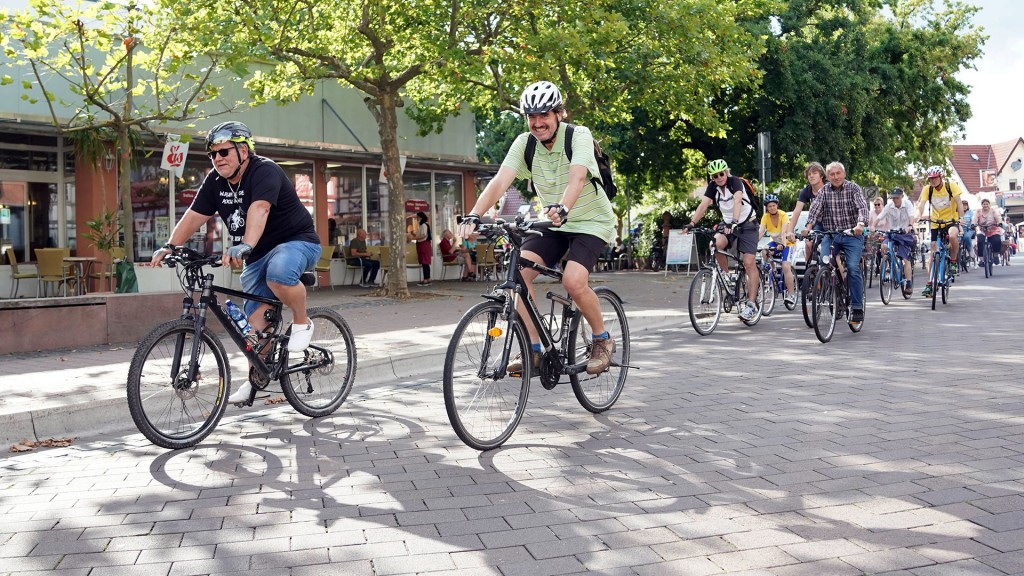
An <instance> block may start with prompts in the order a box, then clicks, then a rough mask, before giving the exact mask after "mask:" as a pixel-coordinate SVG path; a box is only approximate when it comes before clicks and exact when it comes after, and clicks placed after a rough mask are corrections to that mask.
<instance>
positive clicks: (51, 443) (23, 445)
mask: <svg viewBox="0 0 1024 576" xmlns="http://www.w3.org/2000/svg"><path fill="white" fill-rule="evenodd" d="M74 441H75V439H74V438H48V439H46V440H39V441H34V440H29V439H28V438H25V439H23V440H22V441H21V442H18V443H17V444H15V445H13V446H11V452H28V451H30V450H34V449H35V448H64V447H67V446H71V444H72V443H73V442H74Z"/></svg>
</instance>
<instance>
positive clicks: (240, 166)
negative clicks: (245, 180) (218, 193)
mask: <svg viewBox="0 0 1024 576" xmlns="http://www.w3.org/2000/svg"><path fill="white" fill-rule="evenodd" d="M232 144H233V145H234V146H235V156H237V157H238V167H237V168H235V171H234V172H232V173H231V176H228V177H227V180H228V182H230V181H232V180H234V179H235V178H236V177H237V176H238V174H239V173H240V172H241V171H242V168H244V167H245V162H248V161H249V157H248V156H246V157H245V160H244V161H243V160H242V153H241V152H239V151H238V142H232ZM246 146H248V144H246Z"/></svg>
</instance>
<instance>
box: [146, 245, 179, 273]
mask: <svg viewBox="0 0 1024 576" xmlns="http://www.w3.org/2000/svg"><path fill="white" fill-rule="evenodd" d="M171 254H174V247H173V246H171V245H170V244H164V245H163V246H161V247H159V248H157V249H156V250H155V251H154V252H153V257H152V258H151V259H150V260H149V265H150V266H152V267H154V268H159V267H161V266H163V262H164V258H165V257H167V256H170V255H171Z"/></svg>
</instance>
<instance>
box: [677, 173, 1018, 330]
mask: <svg viewBox="0 0 1024 576" xmlns="http://www.w3.org/2000/svg"><path fill="white" fill-rule="evenodd" d="M707 172H708V176H709V184H708V187H707V189H706V190H705V193H704V196H703V198H702V200H701V203H700V205H699V206H698V207H697V209H696V210H695V211H694V212H693V214H691V217H690V223H689V224H688V225H687V226H685V227H684V230H683V232H684V233H686V232H687V231H688V230H689V229H692V228H693V227H694V226H695V225H696V223H697V222H698V221H699V220H700V219H701V218H702V217H703V216H704V214H705V212H706V211H707V209H708V208H709V207H710V206H711V204H712V203H715V204H716V206H717V208H718V210H719V212H720V213H721V215H722V221H723V223H722V226H721V227H720V228H719V232H718V233H717V234H715V237H714V239H713V241H714V242H715V244H716V248H717V250H718V251H719V252H721V251H725V250H732V251H734V253H738V254H739V261H740V262H741V263H742V267H743V272H744V273H745V274H746V277H747V283H746V286H747V300H746V302H744V303H743V305H742V306H741V308H740V310H739V315H740V317H741V319H749V318H751V317H752V316H753V315H754V313H755V312H756V306H755V304H754V303H755V302H756V301H757V295H758V290H759V287H758V278H759V276H758V272H757V265H756V254H757V252H758V242H759V241H760V240H761V239H762V238H764V237H765V236H767V237H768V238H769V239H770V241H769V242H768V246H767V248H766V249H763V250H761V257H762V259H772V260H774V261H775V262H778V263H780V264H781V269H782V274H783V278H784V284H785V288H786V294H787V295H786V298H787V304H790V303H792V299H795V297H796V296H795V295H796V290H795V288H796V286H795V282H796V281H795V274H794V263H795V255H796V251H795V250H794V247H795V246H796V243H797V237H798V236H802V237H807V236H808V235H809V233H810V232H812V231H818V232H829V233H838V232H845V233H844V234H829V235H825V236H823V237H822V240H821V244H820V245H819V246H818V254H829V253H830V249H831V247H830V244H831V243H835V244H836V245H837V246H838V248H839V249H840V251H842V252H843V255H844V256H845V261H846V272H845V273H847V274H848V276H849V277H848V278H847V282H848V286H849V295H850V304H851V314H850V318H849V323H850V325H851V326H853V327H859V325H860V324H861V323H862V322H863V321H864V278H863V273H862V267H861V259H862V257H864V250H865V245H866V244H867V245H869V246H871V254H872V257H875V256H877V257H879V258H881V257H884V256H885V255H886V254H887V251H888V246H889V242H883V241H881V240H882V238H883V237H887V238H888V239H889V240H891V244H892V246H893V247H894V249H895V251H896V255H897V257H898V258H899V260H900V261H901V262H902V265H903V275H902V276H903V278H905V279H906V280H905V281H904V283H903V285H902V286H901V287H900V288H901V289H902V290H903V291H904V292H905V294H906V295H908V296H909V295H910V293H911V291H912V290H913V286H912V283H911V280H909V279H910V278H912V273H911V272H912V270H911V267H912V266H913V255H914V253H915V252H914V251H915V250H916V247H917V236H916V234H915V224H917V223H918V222H919V221H921V220H924V221H927V222H928V232H927V235H928V242H929V243H930V249H928V250H927V259H928V261H929V262H931V261H932V256H933V255H934V254H935V251H936V247H937V240H938V238H939V237H940V236H941V237H943V238H945V239H946V241H947V242H948V247H949V255H950V256H949V258H950V274H951V275H954V276H955V275H956V273H957V268H958V261H957V260H958V258H959V257H960V256H959V255H960V253H961V251H960V242H961V240H962V241H963V242H964V243H965V248H966V253H969V251H970V250H971V249H972V248H975V249H976V250H977V254H978V259H979V261H980V260H981V259H982V258H983V257H984V250H983V249H984V244H983V242H988V243H989V244H990V248H991V254H993V255H999V254H1004V253H1006V252H1007V251H1008V250H1015V248H1016V246H1015V238H1014V237H1013V233H1014V228H1013V227H1012V226H1010V225H1008V224H1007V223H1004V222H1003V221H1002V217H1001V215H1000V213H999V211H998V210H997V209H995V208H993V207H992V206H991V202H990V201H989V200H988V199H985V200H982V202H981V209H980V210H978V211H977V212H975V211H972V210H970V207H969V205H968V202H967V200H966V199H962V198H961V196H962V194H961V190H960V188H959V187H958V186H957V185H956V184H955V183H953V182H950V181H947V180H946V179H945V173H944V170H943V169H942V167H941V166H931V167H929V168H928V169H927V171H926V177H927V180H928V184H927V185H925V186H924V188H923V189H922V192H921V196H920V199H919V201H918V203H917V205H916V206H915V205H913V204H912V203H911V202H910V201H909V200H908V199H907V198H906V196H907V195H906V191H904V190H903V189H902V188H900V187H895V188H893V189H892V191H890V193H889V198H890V202H889V203H888V204H886V203H885V202H884V201H883V200H882V198H881V197H879V198H875V199H874V200H873V201H872V204H873V206H874V210H871V208H870V207H869V203H868V200H867V197H866V196H865V194H864V192H863V190H862V189H861V188H860V186H858V185H857V184H856V183H854V182H851V181H850V180H847V179H846V169H845V167H844V166H843V164H842V163H840V162H832V163H830V164H829V165H828V166H827V167H823V166H822V165H821V164H820V163H818V162H811V163H810V164H808V165H807V168H806V169H805V170H804V175H805V177H806V178H807V185H806V186H805V187H804V188H803V189H802V190H801V191H800V193H799V195H798V197H797V202H796V205H795V206H794V209H793V214H792V216H788V215H787V214H786V213H785V212H782V211H780V209H779V197H778V196H777V195H775V194H771V193H769V194H765V196H764V207H765V213H764V215H763V216H762V217H761V219H760V222H758V221H757V219H756V217H755V211H754V202H755V201H756V199H755V198H754V194H755V192H754V191H753V190H752V188H751V187H750V185H749V183H747V182H746V180H745V179H743V178H740V177H737V176H734V175H732V174H731V172H730V170H729V167H728V165H727V164H726V162H725V160H722V159H716V160H712V161H711V162H709V163H708V165H707ZM806 207H809V208H808V210H809V212H808V217H807V220H806V224H805V226H804V228H803V229H802V230H799V231H798V230H796V226H797V223H798V222H799V220H800V215H801V213H802V212H803V210H804V208H806ZM975 233H977V234H978V237H979V238H980V239H982V240H979V242H978V244H977V246H976V247H974V246H972V239H973V237H974V236H975ZM866 240H867V242H866ZM805 242H806V244H805V249H804V254H805V255H806V258H807V261H808V262H810V261H811V259H812V258H814V257H815V256H814V255H813V254H812V243H811V241H810V240H809V239H808V240H806V241H805ZM1011 247H1012V248H1011ZM716 257H717V258H718V260H719V265H720V266H721V267H722V268H723V269H727V268H728V267H727V265H726V257H725V256H724V255H723V254H716ZM995 257H996V258H997V257H998V256H995ZM1003 260H1004V263H1008V260H1007V259H1005V258H1004V259H1003ZM932 290H933V286H932V283H931V281H929V282H927V284H926V285H925V286H924V289H923V290H922V292H921V294H922V296H925V297H929V296H931V293H932Z"/></svg>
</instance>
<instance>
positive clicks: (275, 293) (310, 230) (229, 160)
mask: <svg viewBox="0 0 1024 576" xmlns="http://www.w3.org/2000/svg"><path fill="white" fill-rule="evenodd" d="M206 150H207V156H209V157H210V161H211V162H212V163H213V167H214V169H213V170H211V171H210V173H209V174H207V176H206V179H205V180H204V181H203V183H202V185H201V186H200V187H199V191H198V192H197V193H196V197H195V200H193V201H192V206H190V207H189V209H188V210H187V211H186V212H185V215H184V216H183V217H182V219H181V221H180V222H178V224H177V225H176V226H175V227H174V231H172V232H171V237H170V238H169V239H168V241H167V243H166V244H165V245H164V246H163V247H162V248H160V249H159V250H157V251H156V252H154V253H153V259H152V264H153V265H157V266H159V265H160V261H161V260H162V259H163V257H164V256H165V255H166V254H168V253H169V252H170V251H172V250H173V249H174V247H175V246H180V245H182V244H184V243H185V242H186V241H187V240H188V238H189V236H191V235H192V234H193V233H195V232H196V231H197V230H198V229H199V228H200V226H202V225H203V224H205V223H206V222H207V221H208V220H209V219H210V217H211V216H213V214H214V213H217V214H219V215H220V217H221V219H222V220H224V222H225V223H226V224H227V227H228V238H227V240H228V241H230V244H231V246H230V247H229V248H228V249H227V251H226V252H225V253H224V258H223V262H224V265H225V266H227V265H231V266H242V265H244V269H243V271H242V277H241V281H242V288H243V289H244V290H245V291H246V292H249V293H252V294H256V295H260V296H266V297H276V298H277V299H279V300H281V302H283V303H284V305H285V306H287V307H288V308H290V309H291V311H292V332H291V336H290V338H289V340H288V351H289V352H293V353H301V352H302V351H303V350H305V349H306V347H307V346H309V342H310V339H311V338H312V334H313V323H312V322H311V321H310V320H309V317H308V316H307V315H306V287H305V286H304V285H303V284H302V283H301V282H300V277H301V276H302V273H303V272H305V271H306V270H312V269H313V267H314V266H315V265H316V263H317V261H318V260H319V259H320V237H319V236H317V233H316V230H315V228H314V227H313V217H312V216H310V214H309V211H307V210H306V208H305V206H303V205H302V202H301V201H300V200H299V196H298V194H296V192H295V186H294V185H293V184H292V181H291V179H290V178H288V175H287V174H285V173H284V170H282V169H281V167H280V166H278V165H277V164H275V163H274V162H273V161H271V160H269V159H268V158H264V157H262V156H257V155H256V154H255V151H256V144H255V142H254V141H253V138H252V132H251V131H249V128H247V127H246V126H245V125H244V124H242V123H241V122H223V123H221V124H218V125H217V126H216V127H214V128H213V129H212V130H210V132H209V133H208V134H207V136H206ZM267 308H269V306H267V305H266V304H260V303H259V302H255V301H252V300H249V301H246V303H245V314H246V316H248V317H249V323H250V324H252V326H253V328H254V329H256V330H262V329H263V328H264V327H266V324H267V322H266V320H264V318H263V312H264V311H265V310H266V309H267ZM250 391H251V387H250V385H249V383H248V382H246V383H245V384H244V385H242V386H241V387H239V390H238V391H237V392H236V393H235V394H232V395H231V397H230V398H229V399H228V400H229V401H230V402H241V401H245V400H247V399H248V397H249V393H250Z"/></svg>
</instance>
